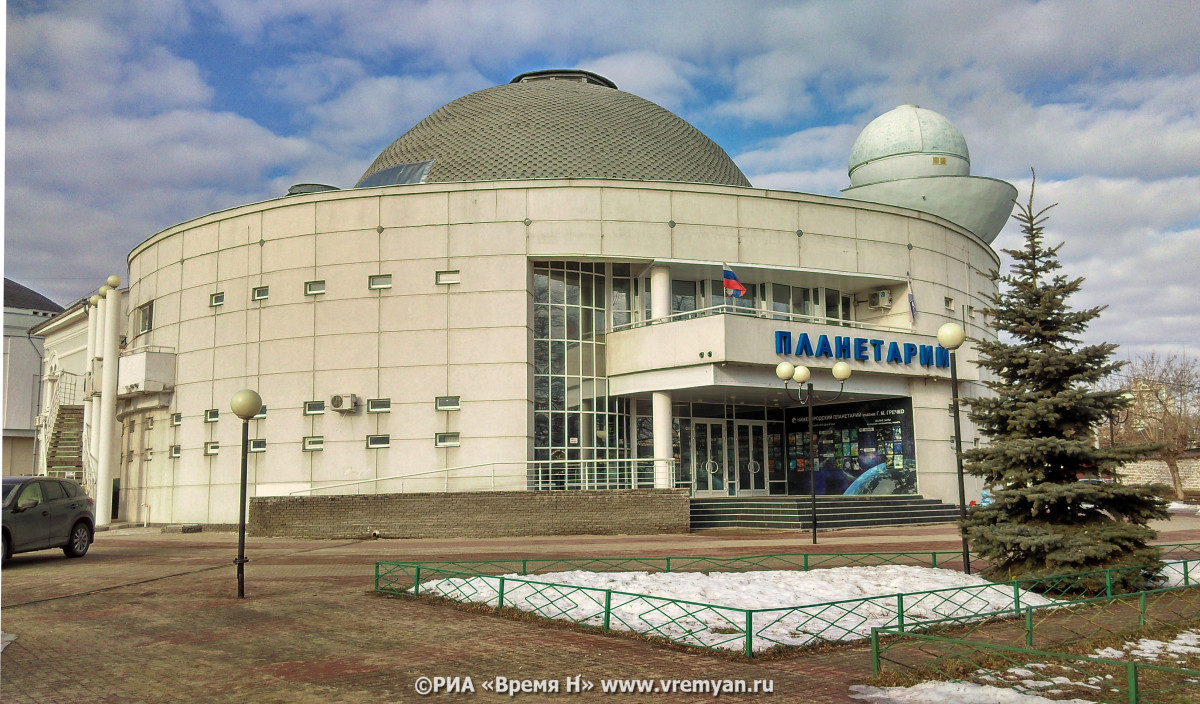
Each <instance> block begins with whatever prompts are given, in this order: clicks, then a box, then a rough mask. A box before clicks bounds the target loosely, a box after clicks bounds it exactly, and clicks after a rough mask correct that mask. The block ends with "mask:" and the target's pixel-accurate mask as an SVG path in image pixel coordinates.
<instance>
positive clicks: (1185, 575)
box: [1183, 560, 1191, 587]
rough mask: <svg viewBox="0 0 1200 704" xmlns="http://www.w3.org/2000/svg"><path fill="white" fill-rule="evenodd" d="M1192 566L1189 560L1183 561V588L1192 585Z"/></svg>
mask: <svg viewBox="0 0 1200 704" xmlns="http://www.w3.org/2000/svg"><path fill="white" fill-rule="evenodd" d="M1190 564H1191V562H1190V561H1188V560H1184V561H1183V586H1185V587H1186V586H1188V585H1189V584H1190V582H1189V581H1188V565H1190Z"/></svg>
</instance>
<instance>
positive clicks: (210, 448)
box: [204, 442, 221, 455]
mask: <svg viewBox="0 0 1200 704" xmlns="http://www.w3.org/2000/svg"><path fill="white" fill-rule="evenodd" d="M220 449H221V443H219V442H206V443H204V454H206V455H215V454H217V450H220Z"/></svg>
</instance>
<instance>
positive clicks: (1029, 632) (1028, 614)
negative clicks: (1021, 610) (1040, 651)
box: [1025, 606, 1033, 648]
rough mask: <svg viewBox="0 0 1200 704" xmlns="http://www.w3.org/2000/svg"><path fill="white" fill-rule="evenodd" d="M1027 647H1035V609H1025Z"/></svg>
mask: <svg viewBox="0 0 1200 704" xmlns="http://www.w3.org/2000/svg"><path fill="white" fill-rule="evenodd" d="M1025 647H1027V648H1032V647H1033V607H1032V606H1026V607H1025Z"/></svg>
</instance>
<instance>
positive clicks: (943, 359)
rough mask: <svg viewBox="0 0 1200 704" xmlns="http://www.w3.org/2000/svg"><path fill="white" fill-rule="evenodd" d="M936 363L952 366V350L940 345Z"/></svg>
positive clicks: (942, 365) (940, 365)
mask: <svg viewBox="0 0 1200 704" xmlns="http://www.w3.org/2000/svg"><path fill="white" fill-rule="evenodd" d="M936 365H937V366H939V367H949V366H950V350H948V349H946V348H945V347H941V346H938V348H937V362H936Z"/></svg>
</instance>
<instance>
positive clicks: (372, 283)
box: [367, 274, 392, 289]
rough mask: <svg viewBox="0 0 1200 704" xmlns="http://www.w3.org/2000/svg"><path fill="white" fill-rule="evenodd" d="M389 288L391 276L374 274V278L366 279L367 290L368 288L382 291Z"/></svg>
mask: <svg viewBox="0 0 1200 704" xmlns="http://www.w3.org/2000/svg"><path fill="white" fill-rule="evenodd" d="M391 287H392V275H391V274H376V275H374V276H369V277H367V288H369V289H383V288H391Z"/></svg>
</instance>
